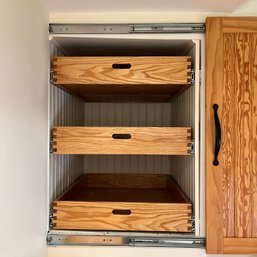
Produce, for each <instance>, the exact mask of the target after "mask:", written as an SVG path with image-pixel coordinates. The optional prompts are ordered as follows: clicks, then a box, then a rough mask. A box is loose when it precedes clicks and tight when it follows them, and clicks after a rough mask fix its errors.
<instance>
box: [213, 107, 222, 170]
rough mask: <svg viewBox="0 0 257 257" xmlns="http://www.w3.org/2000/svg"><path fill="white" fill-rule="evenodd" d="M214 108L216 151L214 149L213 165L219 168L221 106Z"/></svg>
mask: <svg viewBox="0 0 257 257" xmlns="http://www.w3.org/2000/svg"><path fill="white" fill-rule="evenodd" d="M212 107H213V110H214V120H215V149H214V160H213V165H214V166H218V165H219V160H218V156H219V152H220V146H221V128H220V120H219V115H218V108H219V106H218V105H217V104H214V105H213V106H212Z"/></svg>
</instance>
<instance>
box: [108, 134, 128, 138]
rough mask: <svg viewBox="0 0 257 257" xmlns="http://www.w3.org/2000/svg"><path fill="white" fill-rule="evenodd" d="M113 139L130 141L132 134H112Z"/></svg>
mask: <svg viewBox="0 0 257 257" xmlns="http://www.w3.org/2000/svg"><path fill="white" fill-rule="evenodd" d="M112 138H113V139H130V138H131V135H130V134H112Z"/></svg>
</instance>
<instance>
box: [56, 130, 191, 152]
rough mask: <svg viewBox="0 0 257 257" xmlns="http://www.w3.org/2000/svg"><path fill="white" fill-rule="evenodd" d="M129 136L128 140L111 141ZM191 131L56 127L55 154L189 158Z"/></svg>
mask: <svg viewBox="0 0 257 257" xmlns="http://www.w3.org/2000/svg"><path fill="white" fill-rule="evenodd" d="M113 134H129V135H131V138H130V139H113V137H112V136H113ZM190 143H191V129H190V128H179V127H145V128H143V127H55V128H54V129H53V144H54V148H55V151H54V153H55V154H157V155H158V154H159V155H189V154H190V151H191V144H190Z"/></svg>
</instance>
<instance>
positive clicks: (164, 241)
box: [47, 230, 205, 248]
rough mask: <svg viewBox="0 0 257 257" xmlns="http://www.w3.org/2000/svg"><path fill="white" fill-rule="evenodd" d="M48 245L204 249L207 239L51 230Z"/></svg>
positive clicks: (165, 235)
mask: <svg viewBox="0 0 257 257" xmlns="http://www.w3.org/2000/svg"><path fill="white" fill-rule="evenodd" d="M47 243H48V245H91V246H138V247H140V246H144V247H177V248H204V247H205V238H202V237H201V238H200V237H194V236H193V235H190V234H189V235H188V234H171V233H140V232H132V233H130V232H93V231H92V232H90V231H88V232H86V231H54V230H51V231H49V233H48V236H47Z"/></svg>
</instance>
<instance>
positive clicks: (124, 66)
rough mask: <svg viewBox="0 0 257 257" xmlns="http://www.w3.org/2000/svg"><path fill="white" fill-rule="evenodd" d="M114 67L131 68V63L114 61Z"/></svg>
mask: <svg viewBox="0 0 257 257" xmlns="http://www.w3.org/2000/svg"><path fill="white" fill-rule="evenodd" d="M112 68H113V69H130V68H131V64H130V63H114V64H113V65H112Z"/></svg>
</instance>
